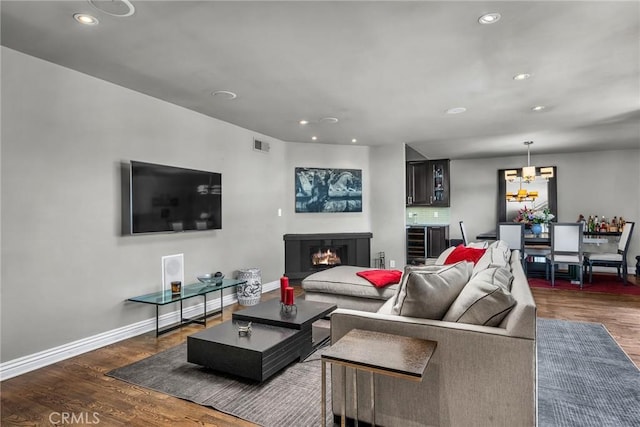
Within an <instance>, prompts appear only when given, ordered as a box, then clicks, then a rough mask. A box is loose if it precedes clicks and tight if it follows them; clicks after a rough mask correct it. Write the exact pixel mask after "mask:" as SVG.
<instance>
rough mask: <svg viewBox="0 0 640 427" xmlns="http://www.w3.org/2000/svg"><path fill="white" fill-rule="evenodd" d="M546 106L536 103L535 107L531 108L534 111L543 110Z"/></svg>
mask: <svg viewBox="0 0 640 427" xmlns="http://www.w3.org/2000/svg"><path fill="white" fill-rule="evenodd" d="M545 108H546V107H545V106H544V105H536V106H535V107H531V109H532V110H533V111H542V110H544V109H545Z"/></svg>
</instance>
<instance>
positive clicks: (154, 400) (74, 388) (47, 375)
mask: <svg viewBox="0 0 640 427" xmlns="http://www.w3.org/2000/svg"><path fill="white" fill-rule="evenodd" d="M630 279H631V286H639V284H638V282H637V281H636V279H635V278H632V277H630ZM532 291H533V295H534V297H535V299H536V302H537V305H538V316H539V317H545V318H554V319H566V320H576V321H587V322H600V323H603V324H604V325H605V326H606V328H607V329H608V330H609V332H610V333H611V334H612V335H613V337H614V338H615V339H616V341H618V343H619V344H620V345H621V347H622V348H623V349H624V350H625V351H626V353H627V354H628V355H629V357H630V358H631V359H632V360H633V361H634V362H635V364H636V366H640V339H639V338H638V337H640V296H626V295H609V294H597V293H589V292H578V291H558V290H547V289H533V290H532ZM296 292H297V293H298V294H300V289H299V287H296ZM274 297H279V291H273V292H269V293H268V294H265V295H264V298H274ZM238 308H239V307H238V305H234V306H230V307H226V308H225V311H224V320H227V319H230V318H231V313H232V312H233V311H235V310H237V309H238ZM219 322H220V320H219V317H213V318H211V319H210V322H208V323H210V325H215V324H217V323H219ZM201 328H202V327H201V326H197V325H195V326H187V327H184V328H183V329H181V330H178V331H175V332H171V333H169V334H166V335H163V336H161V337H160V338H156V337H155V334H154V333H153V332H149V333H147V334H144V335H140V336H137V337H134V338H130V339H127V340H124V341H121V342H118V343H116V344H112V345H109V346H106V347H103V348H100V349H98V350H95V351H92V352H89V353H86V354H83V355H81V356H77V357H73V358H71V359H68V360H65V361H62V362H59V363H55V364H53V365H50V366H47V367H45V368H42V369H38V370H36V371H33V372H29V373H26V374H24V375H20V376H18V377H15V378H11V379H9V380H6V381H3V382H2V383H0V395H1V397H0V400H1V412H2V415H1V422H0V424H1V425H2V426H43V425H53V424H57V425H63V424H64V423H63V422H62V421H63V418H62V417H64V416H67V417H68V418H67V420H70V419H71V417H72V416H75V417H76V420H78V419H82V420H83V421H85V422H84V424H85V425H86V424H98V425H101V426H145V427H146V426H168V425H171V426H197V425H208V426H253V424H251V423H248V422H246V421H242V420H239V419H237V418H234V417H232V416H229V415H226V414H223V413H221V412H217V411H214V410H211V409H208V408H205V407H202V406H200V405H196V404H194V403H190V402H186V401H183V400H180V399H176V398H173V397H170V396H167V395H165V394H162V393H157V392H154V391H151V390H148V389H145V388H141V387H136V386H134V385H131V384H129V383H126V382H123V381H119V380H116V379H113V378H111V377H108V376H106V375H104V374H105V373H106V372H108V371H110V370H112V369H114V368H117V367H120V366H124V365H127V364H129V363H132V362H135V361H137V360H140V359H143V358H145V357H148V356H150V355H152V354H155V353H158V352H160V351H163V350H165V349H167V348H170V347H172V346H175V345H177V344H180V343H182V342H184V341H186V338H187V336H188V335H190V334H192V333H194V332H197V331H199V330H201ZM318 404H320V403H318ZM94 413H95V417H96V418H94ZM65 414H66V415H65ZM87 421H89V422H87ZM96 421H99V422H96ZM67 424H69V423H67ZM76 424H79V423H76Z"/></svg>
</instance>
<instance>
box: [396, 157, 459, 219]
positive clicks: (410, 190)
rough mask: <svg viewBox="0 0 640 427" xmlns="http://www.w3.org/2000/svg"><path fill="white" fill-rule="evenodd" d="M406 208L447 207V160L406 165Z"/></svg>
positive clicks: (448, 192)
mask: <svg viewBox="0 0 640 427" xmlns="http://www.w3.org/2000/svg"><path fill="white" fill-rule="evenodd" d="M406 173H407V185H406V190H407V206H440V207H447V206H449V199H450V190H449V181H450V180H449V159H442V160H422V161H411V162H407V164H406Z"/></svg>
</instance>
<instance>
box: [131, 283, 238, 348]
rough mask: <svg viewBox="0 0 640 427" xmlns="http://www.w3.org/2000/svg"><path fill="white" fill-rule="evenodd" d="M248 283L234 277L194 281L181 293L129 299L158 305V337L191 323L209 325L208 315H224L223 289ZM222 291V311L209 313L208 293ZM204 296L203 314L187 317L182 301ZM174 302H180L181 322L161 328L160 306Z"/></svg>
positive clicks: (163, 292) (162, 293) (184, 287)
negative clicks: (211, 282) (217, 281)
mask: <svg viewBox="0 0 640 427" xmlns="http://www.w3.org/2000/svg"><path fill="white" fill-rule="evenodd" d="M243 283H246V280H234V279H222V283H221V284H219V285H205V284H203V283H192V284H190V285H186V286H183V287H182V291H181V292H180V293H179V294H174V293H172V292H171V290H166V291H159V292H153V293H151V294H146V295H140V296H137V297H133V298H129V299H127V301H133V302H140V303H144V304H152V305H155V306H156V337H157V336H159V335H162V334H164V333H166V332H170V331H173V330H175V329H178V328H180V327H182V326H183V325H187V324H190V323H197V324H200V325H204V326H206V325H207V317H209V316H212V315H214V314H217V313H220V317H222V310H223V305H222V290H223V289H226V288H230V287H233V286H237V285H241V284H243ZM216 291H220V311H215V312H211V313H207V294H210V293H211V292H216ZM198 296H202V298H203V303H204V308H203V313H202V315H201V316H198V317H194V318H191V319H185V318H184V316H183V315H182V301H184V300H186V299H189V298H194V297H198ZM174 302H179V303H180V323H178V324H177V325H172V326H169V327H167V328H164V329H162V330H160V325H159V321H158V318H159V314H160V313H159V310H160V306H162V305H167V304H171V303H174Z"/></svg>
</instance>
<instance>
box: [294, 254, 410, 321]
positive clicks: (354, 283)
mask: <svg viewBox="0 0 640 427" xmlns="http://www.w3.org/2000/svg"><path fill="white" fill-rule="evenodd" d="M366 270H374V269H373V268H367V267H354V266H350V265H341V266H337V267H333V268H329V269H326V270H322V271H319V272H317V273H313V274H311V275H309V276H307V277H306V278H305V279H304V280H302V289H304V294H305V299H306V300H309V301H318V302H330V303H334V304H336V305H337V306H338V308H349V309H353V310H362V311H370V312H375V311H377V310H378V309H379V308H380V307H382V305H383V304H384V303H385V302H386V301H387V300H388V299H389V298H391V297H392V296H394V295H395V293H396V289H397V288H398V284H394V285H387V286H384V287H380V288H377V287H375V286H374V285H373V284H371V282H369V281H368V280H367V279H365V278H363V277H360V276H358V275H357V274H356V273H358V272H360V271H366Z"/></svg>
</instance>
